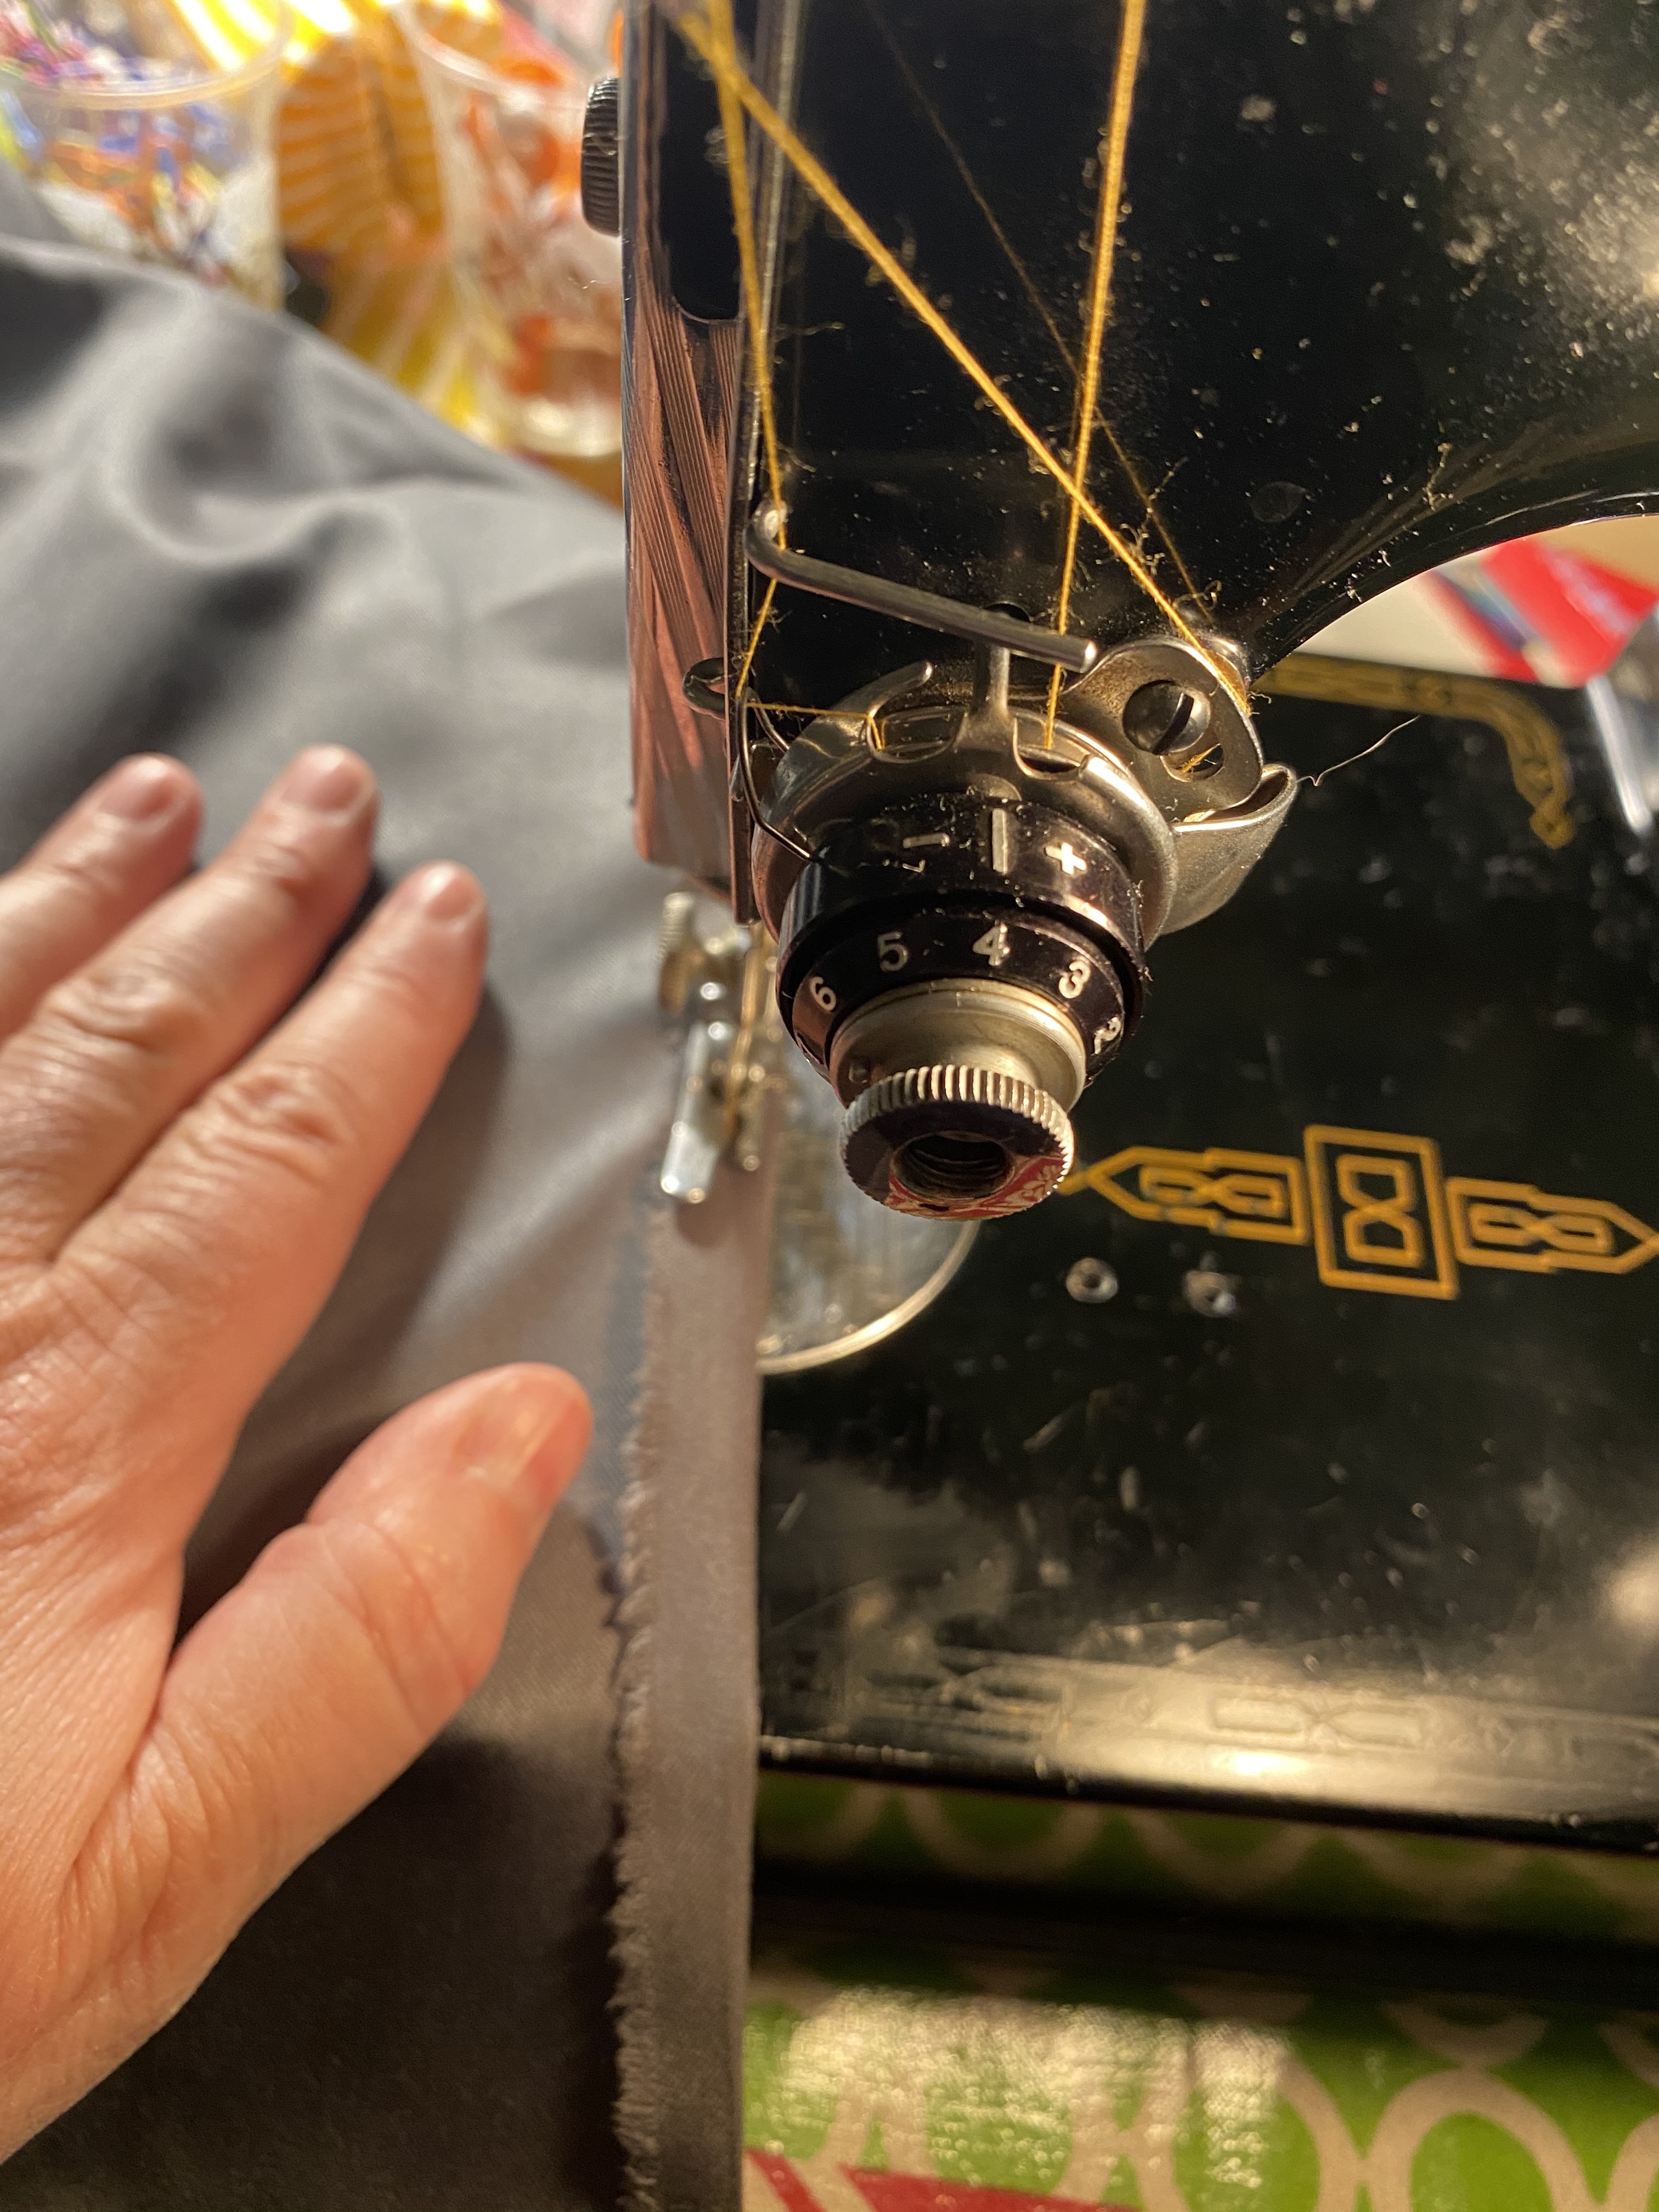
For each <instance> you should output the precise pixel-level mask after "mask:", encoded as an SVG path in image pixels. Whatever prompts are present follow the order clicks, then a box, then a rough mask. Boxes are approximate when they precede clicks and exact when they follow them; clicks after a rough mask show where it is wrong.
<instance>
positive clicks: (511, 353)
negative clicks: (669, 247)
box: [398, 0, 622, 459]
mask: <svg viewBox="0 0 1659 2212" xmlns="http://www.w3.org/2000/svg"><path fill="white" fill-rule="evenodd" d="M398 24H399V28H400V29H401V30H402V32H403V33H404V35H405V36H406V37H407V40H408V42H409V45H410V48H411V49H412V51H413V52H414V54H415V57H416V62H417V64H418V65H419V70H420V81H421V86H422V90H423V91H424V93H425V95H426V112H427V113H428V116H429V118H430V123H431V131H432V135H433V137H434V140H435V145H436V153H437V168H438V175H439V178H440V179H441V186H442V205H443V214H444V217H445V220H446V223H447V233H448V239H449V253H450V265H451V270H452V272H453V279H454V287H455V296H456V301H457V304H458V307H459V312H460V316H461V320H462V325H463V327H464V330H465V337H466V343H467V350H468V352H469V355H470V356H471V365H472V368H473V373H474V376H475V380H476V383H475V398H476V404H477V409H478V411H479V412H480V414H481V415H482V416H483V427H484V428H485V431H486V435H490V434H493V438H492V441H493V442H495V443H499V444H501V445H504V446H507V447H512V448H513V449H515V450H517V451H519V452H521V453H530V454H550V455H563V454H570V455H575V456H580V457H583V458H587V459H592V458H594V457H596V456H599V455H602V454H606V453H615V452H617V450H618V448H619V447H620V446H621V443H622V413H621V400H620V394H621V378H622V251H621V247H620V246H619V245H618V243H617V240H615V239H614V238H606V237H602V236H600V235H599V233H598V232H597V231H594V230H591V229H590V228H588V226H587V224H586V222H584V221H583V219H582V211H581V196H580V161H581V133H582V116H583V112H584V109H585V107H586V100H587V92H588V88H589V86H590V84H591V83H592V82H593V79H594V78H595V76H598V75H599V73H600V72H601V71H602V70H603V68H604V59H603V56H602V55H599V54H594V53H592V52H586V51H584V49H583V48H582V46H580V45H579V44H578V43H577V42H576V40H574V39H572V38H570V37H568V36H566V37H562V38H561V37H558V36H556V35H555V33H553V31H552V29H551V27H544V26H543V25H542V24H540V23H538V22H532V21H531V20H529V19H528V18H527V17H526V16H524V15H519V14H516V13H514V12H513V10H511V9H503V10H501V12H500V13H499V14H497V15H495V17H494V20H493V21H492V20H486V19H483V18H481V17H479V16H478V15H468V14H463V13H462V12H460V11H459V10H458V9H446V8H444V7H441V6H439V5H435V4H433V0H410V5H409V6H407V7H406V8H405V9H404V10H403V11H402V12H401V14H400V15H399V18H398Z"/></svg>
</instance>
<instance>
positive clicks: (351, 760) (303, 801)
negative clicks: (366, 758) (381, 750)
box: [275, 745, 369, 814]
mask: <svg viewBox="0 0 1659 2212" xmlns="http://www.w3.org/2000/svg"><path fill="white" fill-rule="evenodd" d="M368 780H369V779H368V769H367V768H366V767H365V766H364V765H363V763H362V761H360V760H359V759H358V757H357V756H356V753H349V752H347V751H346V750H345V749H344V747H343V746H341V745H314V746H313V748H312V750H310V751H309V752H304V753H301V756H300V757H299V759H298V760H296V761H295V763H294V764H293V765H292V767H291V768H289V770H288V773H287V774H286V775H284V776H283V778H282V780H281V781H280V782H279V783H278V784H277V786H276V794H275V795H276V797H277V798H278V799H286V800H287V802H288V804H289V805H290V806H303V807H304V808H305V809H306V811H307V813H310V814H349V813H351V812H352V811H353V810H354V809H355V808H356V806H357V805H358V804H359V802H360V801H361V800H362V796H363V793H365V792H366V791H367V790H368Z"/></svg>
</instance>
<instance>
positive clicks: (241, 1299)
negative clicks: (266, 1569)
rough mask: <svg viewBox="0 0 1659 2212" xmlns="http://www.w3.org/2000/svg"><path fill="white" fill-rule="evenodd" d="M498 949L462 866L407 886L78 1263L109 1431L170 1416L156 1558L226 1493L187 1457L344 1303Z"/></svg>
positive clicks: (166, 1146) (155, 1528) (192, 1115)
mask: <svg viewBox="0 0 1659 2212" xmlns="http://www.w3.org/2000/svg"><path fill="white" fill-rule="evenodd" d="M487 936H488V930H487V924H486V917H485V911H484V902H483V892H482V890H480V888H479V886H478V884H477V880H476V879H475V878H473V877H472V876H471V875H470V874H469V873H468V872H467V871H466V870H465V869H464V868H459V867H454V866H448V865H447V864H446V865H440V866H433V867H428V868H426V869H424V870H422V871H421V872H418V873H417V874H416V875H415V876H413V877H410V878H408V879H407V880H406V881H405V882H404V883H403V884H400V885H399V886H398V890H396V891H394V892H393V893H392V896H390V897H389V898H388V899H386V901H385V902H383V903H382V905H381V906H380V908H379V909H378V910H377V912H376V913H375V914H374V916H373V917H372V918H371V920H370V921H368V924H367V925H366V926H365V927H364V928H363V929H362V932H361V933H359V935H358V936H357V937H356V939H354V940H353V941H352V942H351V943H350V944H349V945H347V946H346V948H345V949H344V951H343V952H341V954H340V955H339V956H338V957H337V959H336V961H335V963H334V964H333V965H332V967H331V969H329V971H328V973H327V974H326V975H325V977H324V978H323V980H322V981H321V982H319V984H317V985H316V986H315V987H314V988H313V990H312V991H311V993H310V994H308V995H307V997H306V998H305V999H303V1000H301V1003H300V1005H299V1006H297V1007H296V1008H295V1011H294V1012H292V1013H291V1014H289V1016H288V1018H287V1019H286V1020H284V1021H283V1023H281V1024H279V1025H278V1027H277V1028H276V1029H275V1030H272V1031H271V1033H270V1036H268V1037H267V1038H266V1039H265V1040H264V1042H263V1043H262V1044H261V1045H260V1046H259V1047H258V1048H257V1049H256V1050H255V1051H254V1052H252V1053H251V1054H249V1055H248V1057H247V1058H246V1060H243V1061H242V1063H241V1064H240V1066H238V1067H236V1068H234V1069H233V1070H232V1071H231V1072H230V1073H228V1075H226V1076H223V1077H222V1078H221V1079H220V1080H219V1081H218V1082H216V1084H214V1085H212V1086H211V1088H210V1089H209V1090H208V1091H205V1092H204V1095H203V1096H202V1097H201V1098H200V1099H199V1100H198V1101H197V1103H195V1104H194V1105H193V1106H191V1108H190V1109H189V1110H188V1111H187V1112H186V1113H185V1114H184V1115H182V1116H181V1117H180V1118H179V1121H176V1122H175V1123H174V1124H173V1127H172V1128H171V1129H170V1130H168V1131H167V1133H166V1134H165V1135H164V1136H162V1137H161V1139H159V1141H158V1142H157V1143H156V1144H155V1146H154V1147H153V1149H152V1150H151V1151H150V1152H149V1154H148V1155H147V1157H146V1158H144V1159H143V1161H142V1162H141V1163H140V1164H139V1165H138V1166H137V1168H135V1169H134V1170H133V1171H132V1173H131V1175H130V1176H128V1178H127V1180H126V1181H125V1183H124V1184H123V1185H122V1186H121V1188H119V1189H118V1191H116V1192H115V1194H113V1195H112V1197H111V1198H110V1199H109V1200H107V1201H106V1203H105V1205H104V1206H102V1207H101V1208H100V1210H99V1211H98V1212H96V1213H94V1215H93V1216H92V1217H91V1218H90V1219H89V1220H88V1221H87V1222H86V1223H85V1224H84V1225H82V1228H81V1229H80V1230H79V1231H77V1232H76V1234H75V1236H74V1237H71V1238H70V1242H69V1243H67V1244H66V1245H65V1246H64V1249H63V1251H62V1253H61V1254H60V1256H59V1259H58V1263H57V1267H56V1271H55V1273H56V1278H57V1280H58V1283H59V1285H61V1288H62V1291H63V1294H64V1297H66V1298H67V1299H68V1301H69V1302H70V1308H71V1310H74V1308H75V1306H76V1302H77V1300H78V1301H79V1302H80V1303H81V1305H82V1310H83V1312H84V1317H85V1323H86V1326H87V1327H88V1328H90V1329H93V1330H95V1332H96V1334H97V1335H98V1338H99V1341H100V1345H101V1346H103V1347H104V1348H105V1349H106V1351H107V1352H111V1353H112V1354H114V1359H113V1362H112V1368H113V1375H114V1378H115V1380H114V1382H113V1384H112V1391H113V1393H114V1397H113V1407H114V1410H113V1411H112V1416H111V1418H112V1419H122V1420H124V1421H129V1422H131V1425H132V1426H133V1427H134V1429H135V1431H142V1428H143V1421H144V1419H145V1417H146V1414H147V1413H153V1412H154V1410H155V1407H157V1406H165V1407H167V1413H168V1418H167V1422H166V1423H165V1424H164V1426H165V1428H166V1430H167V1442H168V1456H167V1464H166V1466H165V1467H164V1468H155V1469H152V1470H149V1479H148V1480H146V1482H145V1517H146V1527H147V1528H148V1529H149V1531H150V1532H151V1533H152V1534H153V1535H154V1537H155V1540H156V1541H160V1542H161V1543H163V1544H165V1543H167V1542H168V1541H174V1542H176V1541H180V1540H181V1538H182V1534H183V1533H184V1532H185V1530H187V1529H188V1528H189V1527H190V1526H191V1524H192V1523H193V1522H194V1521H195V1519H196V1517H197V1514H198V1513H199V1512H200V1510H201V1508H202V1506H203V1504H204V1503H205V1494H206V1492H207V1490H209V1489H210V1487H211V1485H212V1483H213V1482H214V1481H215V1480H216V1479H217V1475H218V1471H219V1470H218V1467H217V1465H216V1463H214V1455H213V1453H212V1451H211V1450H209V1451H207V1452H200V1451H193V1450H192V1447H193V1446H195V1445H197V1444H199V1443H202V1442H203V1441H204V1439H205V1440H210V1441H217V1440H220V1439H223V1440H225V1441H226V1442H228V1439H229V1437H233V1436H234V1433H235V1431H236V1430H237V1428H238V1427H240V1424H241V1422H242V1420H243V1419H245V1418H246V1413H247V1411H248V1408H249V1407H251V1406H252V1402H253V1400H254V1398H255V1397H256V1396H257V1395H258V1392H259V1391H260V1390H261V1389H263V1388H264V1385H265V1383H267V1382H268V1381H269V1380H270V1376H272V1375H273V1374H274V1373H275V1371H276V1368H277V1367H278V1366H279V1365H280V1364H281V1363H282V1361H283V1359H284V1358H286V1357H287V1355H288V1354H289V1352H290V1351H291V1350H292V1349H293V1347H294V1346H295V1344H296V1343H297V1342H298V1341H299V1339H300V1337H301V1334H303V1333H304V1331H305V1329H306V1328H307V1327H308V1326H309V1324H310V1323H311V1322H312V1321H313V1318H314V1317H315V1316H316V1314H317V1312H318V1310H319V1308H320V1307H321V1305H322V1303H323V1301H324V1299H325V1297H327V1295H328V1293H329V1291H331V1289H332V1287H333V1285H334V1281H335V1279H336V1277H337V1275H338V1273H339V1271H340V1269H341V1267H343V1265H344V1262H345V1260H346V1257H347V1255H348V1254H349V1251H350V1249H351V1247H352V1244H353V1243H354V1242H355V1241H356V1236H357V1232H358V1230H359V1228H360V1227H361V1226H362V1218H363V1215H364V1214H365V1212H367V1211H368V1206H369V1204H370V1202H371V1200H373V1199H374V1195H375V1194H376V1193H377V1191H378V1190H379V1189H380V1185H381V1184H382V1182H384V1181H385V1180H386V1176H387V1175H388V1174H389V1173H390V1172H391V1170H392V1167H393V1165H394V1164H395V1163H396V1161H397V1159H398V1156H399V1154H400V1153H401V1152H403V1150H404V1146H406V1145H407V1144H408V1142H409V1139H410V1137H411V1136H412V1135H413V1134H414V1133H415V1130H416V1127H417V1125H418V1124H419V1122H420V1121H421V1118H422V1115H424V1113H425V1112H426V1109H427V1107H428V1104H429V1103H430V1101H431V1098H432V1095H433V1093H434V1092H435V1091H436V1089H437V1087H438V1085H439V1082H440V1080H441V1078H442V1075H443V1073H444V1070H445V1068H446V1067H447V1065H448V1063H449V1060H450V1059H451V1058H452V1056H453V1054H454V1052H455V1049H456V1048H457V1046H458V1045H459V1043H460V1042H461V1039H462V1038H463V1036H465V1033H466V1030H467V1028H468V1026H469V1024H471V1019H472V1016H473V1013H474V1012H475V1010H476V1007H477V998H478V990H479V987H480V984H481V981H482V979H483V960H484V952H485V947H486V941H487ZM131 1473H132V1474H134V1475H142V1474H143V1473H144V1471H143V1470H139V1469H137V1468H133V1469H131ZM163 1492H170V1493H171V1499H172V1502H171V1504H170V1503H169V1498H168V1496H167V1495H164V1494H163Z"/></svg>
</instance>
